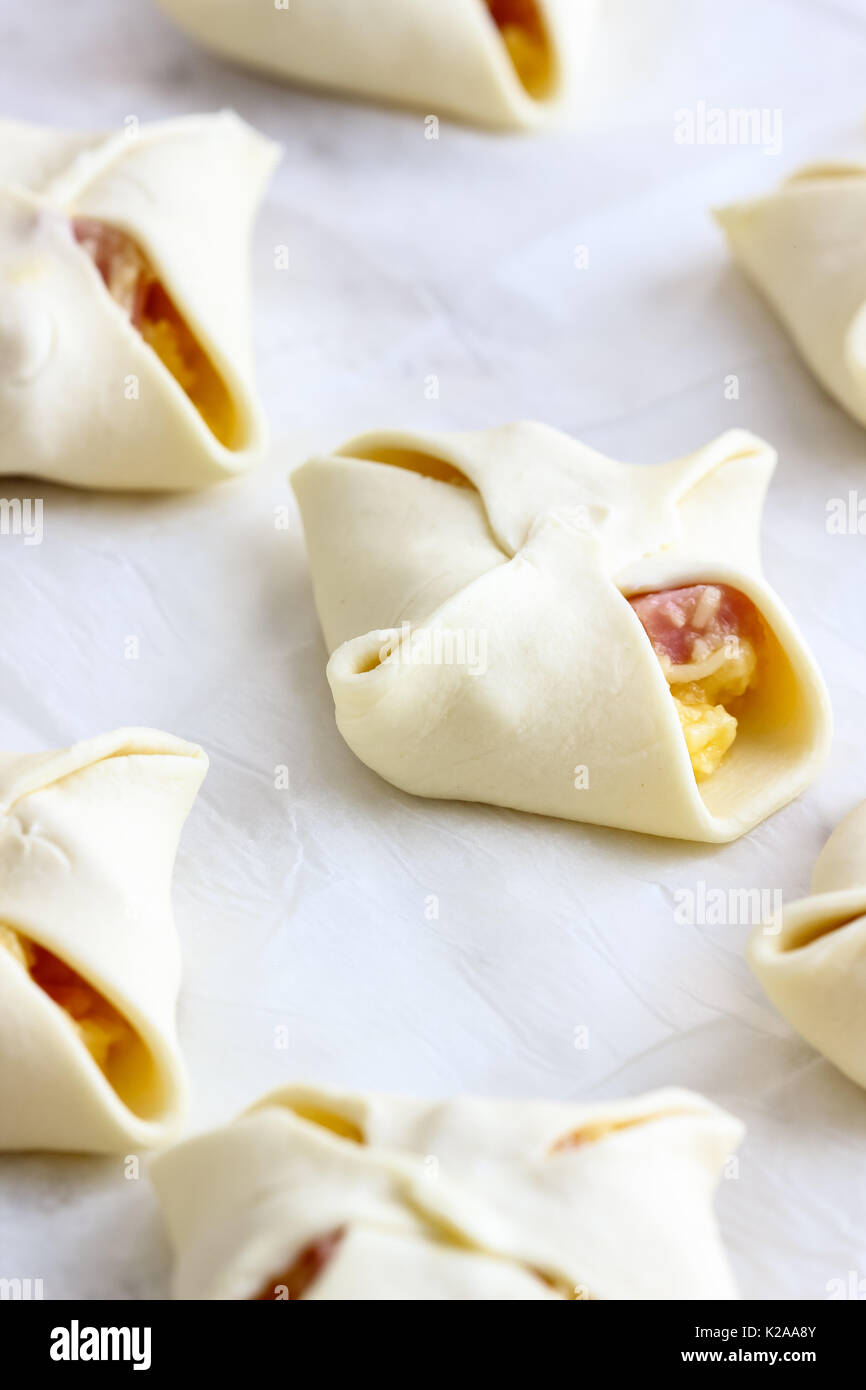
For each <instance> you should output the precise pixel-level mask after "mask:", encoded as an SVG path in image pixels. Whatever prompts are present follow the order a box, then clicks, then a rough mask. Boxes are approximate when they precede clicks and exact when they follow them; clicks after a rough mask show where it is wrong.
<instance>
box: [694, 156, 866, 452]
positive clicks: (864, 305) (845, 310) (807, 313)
mask: <svg viewBox="0 0 866 1390" xmlns="http://www.w3.org/2000/svg"><path fill="white" fill-rule="evenodd" d="M716 219H717V221H718V222H719V224H720V225H721V227H722V229H723V230H724V232H725V233H726V235H727V238H728V242H729V244H730V247H731V250H732V252H733V254H734V256H735V258H736V259H737V261H738V262H739V264H740V265H741V266H742V267H743V269H744V270H745V272H746V273H747V275H748V276H749V277H750V279H751V280H753V281H754V283H755V284H756V285H757V287H758V289H759V290H760V291H761V292H762V293H763V294H764V296H765V297H766V299H767V300H768V301H769V303H770V304H771V305H772V307H773V309H775V311H776V313H777V314H778V316H779V318H780V319H781V321H782V323H783V324H784V325H785V327H786V328H787V330H788V332H789V333H790V335H791V337H792V338H793V340H794V342H795V343H796V345H797V348H798V349H799V351H800V353H801V355H802V356H803V358H804V359H805V360H806V362H807V363H808V364H809V366H810V367H811V369H812V371H813V372H814V373H815V376H816V377H817V378H818V380H819V381H820V382H821V384H822V385H823V386H824V388H825V390H827V391H829V393H830V395H831V396H833V397H834V398H835V399H836V400H837V401H838V402H839V404H840V405H842V406H844V408H845V409H846V410H847V411H848V413H849V414H850V415H853V416H854V419H855V420H859V421H860V423H861V425H866V166H864V165H856V164H851V165H844V164H839V165H834V164H816V165H812V166H810V167H809V168H806V169H802V170H800V172H799V173H797V174H794V175H793V176H792V177H791V178H789V179H788V180H787V182H785V183H784V184H782V186H781V188H780V189H778V191H777V192H775V193H771V194H769V195H768V196H767V197H765V198H756V199H754V200H752V201H750V202H746V203H735V204H733V205H732V206H730V207H726V208H721V209H720V210H719V211H717V213H716Z"/></svg>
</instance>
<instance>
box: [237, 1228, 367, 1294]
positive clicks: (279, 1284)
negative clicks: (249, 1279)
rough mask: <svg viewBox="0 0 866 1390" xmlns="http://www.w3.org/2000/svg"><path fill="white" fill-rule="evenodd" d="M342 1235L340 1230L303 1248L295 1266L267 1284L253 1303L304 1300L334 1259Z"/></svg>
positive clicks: (292, 1265)
mask: <svg viewBox="0 0 866 1390" xmlns="http://www.w3.org/2000/svg"><path fill="white" fill-rule="evenodd" d="M345 1233H346V1232H345V1229H344V1228H342V1227H341V1228H340V1229H339V1230H336V1231H331V1232H330V1233H329V1234H328V1235H326V1236H322V1237H320V1239H319V1240H314V1241H312V1242H311V1243H310V1244H309V1245H307V1246H305V1248H304V1249H303V1250H302V1251H301V1253H300V1255H298V1257H297V1259H296V1260H295V1261H294V1263H293V1264H291V1265H290V1266H289V1268H288V1269H287V1270H285V1272H284V1273H283V1274H281V1275H280V1277H279V1278H278V1279H273V1280H269V1281H268V1283H267V1284H266V1285H265V1287H264V1288H263V1290H262V1292H261V1293H257V1294H256V1296H255V1298H254V1299H252V1302H253V1303H279V1302H282V1301H285V1300H287V1299H288V1300H291V1301H294V1300H296V1299H299V1298H303V1297H304V1294H305V1293H306V1292H307V1290H308V1289H309V1288H310V1287H311V1285H313V1284H314V1283H315V1281H316V1280H317V1279H318V1277H319V1275H320V1274H321V1273H322V1270H323V1269H324V1268H325V1266H326V1265H327V1264H329V1263H330V1261H331V1260H332V1259H333V1258H334V1256H335V1255H336V1253H337V1249H338V1247H339V1245H340V1242H341V1240H342V1239H343V1236H344V1235H345Z"/></svg>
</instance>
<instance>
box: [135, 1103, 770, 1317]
mask: <svg viewBox="0 0 866 1390" xmlns="http://www.w3.org/2000/svg"><path fill="white" fill-rule="evenodd" d="M741 1137H742V1127H741V1125H740V1124H739V1123H738V1121H736V1120H734V1119H733V1118H732V1117H731V1116H730V1115H728V1114H726V1113H725V1112H724V1111H723V1110H719V1109H717V1108H716V1107H715V1106H713V1105H711V1104H710V1103H709V1102H708V1101H705V1100H703V1099H702V1098H701V1097H700V1096H696V1095H693V1094H691V1093H690V1092H688V1091H682V1090H673V1089H672V1090H664V1091H656V1092H654V1093H653V1094H650V1095H646V1096H642V1097H639V1098H637V1099H634V1100H623V1101H613V1102H601V1103H590V1104H572V1103H567V1104H566V1103H563V1104H560V1103H557V1102H554V1101H550V1102H548V1101H525V1102H521V1101H514V1102H512V1101H502V1100H477V1099H467V1098H461V1099H457V1100H451V1101H444V1102H433V1101H423V1100H409V1099H405V1098H402V1097H397V1096H383V1095H356V1094H348V1093H344V1092H340V1091H333V1090H329V1089H324V1088H318V1087H305V1086H288V1087H286V1088H284V1089H281V1090H278V1091H275V1092H273V1093H272V1094H270V1095H268V1096H266V1097H265V1098H264V1099H263V1100H261V1101H260V1102H259V1103H258V1104H257V1105H255V1106H253V1107H252V1109H250V1110H249V1111H247V1112H246V1113H245V1114H244V1115H242V1116H241V1117H240V1118H239V1119H238V1120H236V1121H235V1122H234V1123H233V1124H230V1125H229V1126H227V1127H226V1128H225V1129H221V1130H217V1131H215V1132H214V1133H211V1134H206V1135H203V1136H200V1137H197V1138H195V1139H192V1140H189V1141H188V1142H186V1143H184V1144H182V1145H180V1146H179V1147H178V1148H175V1149H173V1150H170V1151H169V1152H167V1153H163V1154H161V1155H160V1156H159V1157H158V1158H157V1159H156V1161H155V1162H154V1164H153V1165H152V1169H151V1172H152V1176H153V1180H154V1183H155V1185H156V1189H157V1192H158V1195H159V1197H160V1200H161V1202H162V1206H163V1209H164V1212H165V1215H166V1218H167V1221H168V1226H169V1231H170V1234H171V1238H172V1242H173V1245H174V1247H175V1252H176V1270H175V1295H176V1297H178V1298H182V1299H197V1298H208V1299H263V1300H275V1301H278V1300H279V1299H286V1298H308V1299H319V1300H322V1299H372V1300H378V1299H403V1300H407V1299H431V1300H434V1299H440V1300H441V1299H562V1298H566V1299H576V1298H580V1299H584V1298H596V1299H616V1298H628V1299H679V1298H692V1299H694V1298H732V1297H734V1296H735V1293H734V1288H733V1285H732V1281H731V1276H730V1272H729V1270H728V1265H727V1261H726V1259H725V1255H724V1253H723V1250H722V1247H721V1244H720V1242H719V1238H718V1232H717V1228H716V1223H715V1219H714V1216H713V1211H712V1200H713V1193H714V1191H715V1187H716V1184H717V1182H718V1179H719V1177H720V1174H721V1171H722V1168H723V1165H724V1163H725V1161H726V1159H727V1157H728V1156H729V1155H730V1154H731V1152H732V1151H733V1150H734V1149H735V1148H736V1146H737V1145H738V1143H739V1142H740V1139H741Z"/></svg>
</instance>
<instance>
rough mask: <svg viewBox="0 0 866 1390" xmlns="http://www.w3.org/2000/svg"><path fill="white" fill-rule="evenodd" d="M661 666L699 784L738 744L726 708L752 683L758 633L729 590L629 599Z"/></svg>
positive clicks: (755, 621) (746, 605)
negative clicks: (731, 748)
mask: <svg viewBox="0 0 866 1390" xmlns="http://www.w3.org/2000/svg"><path fill="white" fill-rule="evenodd" d="M629 602H630V603H631V606H632V608H633V609H634V611H635V613H636V614H637V616H638V617H639V618H640V620H641V623H642V624H643V627H644V630H645V631H646V634H647V636H648V637H649V639H650V641H651V642H652V645H653V650H654V651H655V654H656V656H657V657H658V659H659V662H660V663H661V667H662V670H663V671H664V673H665V677H666V678H667V681H668V684H669V685H670V688H671V694H672V696H673V698H674V703H675V705H676V708H677V714H678V715H679V719H680V724H681V726H682V730H683V736H684V738H685V740H686V747H687V748H688V750H689V757H690V758H691V762H692V768H693V769H694V773H695V777H696V778H697V779H698V781H701V780H702V779H704V778H706V777H710V776H712V774H713V773H714V772H715V771H716V769H717V768H718V767H719V765H720V763H721V762H722V759H723V758H724V756H725V754H726V753H727V751H728V749H729V748H730V747H731V744H732V743H733V742H734V739H735V738H736V736H737V719H736V715H735V714H734V713H732V712H731V710H730V708H729V706H730V705H736V702H737V701H738V700H740V699H741V698H742V696H743V695H745V694H746V692H747V691H748V690H750V689H752V688H753V687H754V685H755V683H756V679H757V673H758V663H759V656H760V648H761V643H762V638H763V625H762V622H761V618H760V616H759V614H758V611H757V609H756V608H755V606H754V604H753V603H752V602H751V601H750V600H749V599H747V598H746V596H745V594H741V593H739V591H738V590H736V589H732V588H730V587H729V586H728V585H727V584H690V585H688V586H687V587H686V588H682V589H662V590H660V591H659V592H657V593H651V594H639V595H638V596H636V597H635V598H631V599H629Z"/></svg>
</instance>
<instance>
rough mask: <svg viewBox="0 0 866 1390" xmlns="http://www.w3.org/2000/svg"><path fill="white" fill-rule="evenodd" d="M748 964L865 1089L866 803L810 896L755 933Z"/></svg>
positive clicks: (831, 846) (830, 846) (830, 853)
mask: <svg viewBox="0 0 866 1390" xmlns="http://www.w3.org/2000/svg"><path fill="white" fill-rule="evenodd" d="M749 963H750V965H751V967H752V969H753V970H754V972H755V974H756V975H757V977H758V979H759V980H760V982H761V984H762V985H763V986H764V989H765V990H766V992H767V994H768V996H769V998H770V999H771V1000H772V1002H773V1003H774V1004H775V1006H776V1008H777V1009H778V1010H779V1012H780V1013H781V1014H784V1016H785V1018H787V1020H788V1022H789V1023H791V1024H792V1025H793V1027H794V1028H796V1029H797V1031H798V1033H802V1035H803V1037H804V1038H806V1039H807V1041H808V1042H810V1043H811V1044H812V1046H813V1047H816V1048H817V1049H818V1051H819V1052H823V1053H824V1056H825V1057H829V1059H830V1061H831V1062H835V1064H836V1066H837V1067H838V1068H839V1070H840V1071H843V1072H844V1073H845V1075H846V1076H850V1077H851V1079H852V1081H856V1082H857V1083H858V1085H860V1086H866V804H864V805H862V806H858V807H857V809H856V810H854V811H852V812H851V814H850V815H849V816H847V817H846V818H845V820H843V821H842V823H841V825H839V826H837V828H836V830H835V831H834V832H833V834H832V835H831V836H830V838H829V840H828V841H827V843H826V845H825V846H824V848H823V850H822V851H821V853H820V855H819V856H818V859H817V860H816V862H815V870H814V873H813V875H812V893H811V896H810V897H808V898H802V899H801V900H800V901H799V902H795V903H791V904H790V905H789V906H788V907H786V908H785V909H784V911H783V913H782V914H781V917H779V918H778V919H777V920H775V921H773V922H771V923H769V924H765V925H763V926H761V927H758V928H756V929H755V931H754V933H753V935H752V939H751V941H750V943H749Z"/></svg>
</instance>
